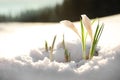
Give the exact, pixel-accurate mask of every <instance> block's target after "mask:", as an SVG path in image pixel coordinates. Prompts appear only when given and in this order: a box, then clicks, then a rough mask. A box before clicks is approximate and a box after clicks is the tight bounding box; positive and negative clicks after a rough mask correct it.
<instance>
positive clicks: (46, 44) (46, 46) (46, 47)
mask: <svg viewBox="0 0 120 80" xmlns="http://www.w3.org/2000/svg"><path fill="white" fill-rule="evenodd" d="M45 50H46V51H47V52H48V43H47V41H45Z"/></svg>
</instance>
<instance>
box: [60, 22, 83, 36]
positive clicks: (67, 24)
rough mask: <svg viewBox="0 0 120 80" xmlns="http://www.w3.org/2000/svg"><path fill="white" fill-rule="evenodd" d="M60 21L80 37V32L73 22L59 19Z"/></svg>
mask: <svg viewBox="0 0 120 80" xmlns="http://www.w3.org/2000/svg"><path fill="white" fill-rule="evenodd" d="M60 23H61V24H64V25H65V26H66V27H69V28H70V29H72V30H73V31H74V32H75V33H76V34H77V35H78V36H79V38H81V37H80V34H79V33H78V30H77V28H76V27H75V26H74V24H73V23H72V22H71V21H68V20H63V21H60Z"/></svg>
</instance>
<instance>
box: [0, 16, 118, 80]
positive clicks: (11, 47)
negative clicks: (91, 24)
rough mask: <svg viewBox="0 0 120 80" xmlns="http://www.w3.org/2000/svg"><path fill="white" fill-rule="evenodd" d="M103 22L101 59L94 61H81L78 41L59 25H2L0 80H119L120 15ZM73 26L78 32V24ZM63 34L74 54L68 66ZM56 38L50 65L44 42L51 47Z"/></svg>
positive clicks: (95, 57)
mask: <svg viewBox="0 0 120 80" xmlns="http://www.w3.org/2000/svg"><path fill="white" fill-rule="evenodd" d="M100 22H103V23H104V25H105V28H104V31H103V34H102V36H101V39H100V42H99V43H98V46H99V47H98V48H99V50H98V53H99V56H94V57H93V59H92V60H82V52H81V42H80V39H79V37H78V36H77V35H76V34H75V33H74V32H73V31H71V30H70V29H69V28H66V27H64V26H62V25H61V24H59V23H54V24H51V23H28V24H27V23H22V24H21V23H7V24H6V23H1V24H0V80H34V79H35V80H120V68H119V66H120V49H119V48H120V38H119V35H120V32H119V30H120V27H119V26H120V23H119V22H120V15H115V16H112V17H105V18H100ZM74 24H75V25H76V26H77V27H78V28H79V22H75V23H74ZM93 29H94V28H93ZM63 34H64V35H65V42H66V46H67V49H68V50H69V52H70V53H71V62H67V63H66V62H65V58H64V49H63V48H62V45H61V42H62V35H63ZM55 35H57V40H56V43H55V48H54V51H53V58H54V61H53V62H50V60H49V53H48V52H45V50H44V41H45V40H47V41H48V44H49V45H51V42H52V40H53V37H54V36H55ZM87 42H88V44H87V48H88V49H87V50H89V47H90V41H89V39H88V41H87Z"/></svg>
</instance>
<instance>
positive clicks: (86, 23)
mask: <svg viewBox="0 0 120 80" xmlns="http://www.w3.org/2000/svg"><path fill="white" fill-rule="evenodd" d="M81 17H82V22H83V24H84V26H85V28H86V30H87V32H88V34H89V36H90V37H91V40H92V41H93V35H92V29H91V21H90V19H89V18H88V17H87V16H86V15H85V14H84V15H81Z"/></svg>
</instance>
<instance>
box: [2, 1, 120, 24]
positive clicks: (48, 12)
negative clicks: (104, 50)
mask: <svg viewBox="0 0 120 80" xmlns="http://www.w3.org/2000/svg"><path fill="white" fill-rule="evenodd" d="M49 1H52V0H49ZM18 4H19V3H18ZM119 13H120V0H63V2H62V4H56V5H55V6H54V7H49V6H47V7H44V8H38V9H26V10H24V11H21V12H20V13H19V14H18V15H16V16H13V15H10V14H9V15H8V14H7V15H5V14H1V15H0V22H59V21H61V20H65V19H67V20H70V21H78V20H79V19H80V15H81V14H86V15H88V16H89V17H90V18H96V17H103V16H108V15H114V14H119Z"/></svg>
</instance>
